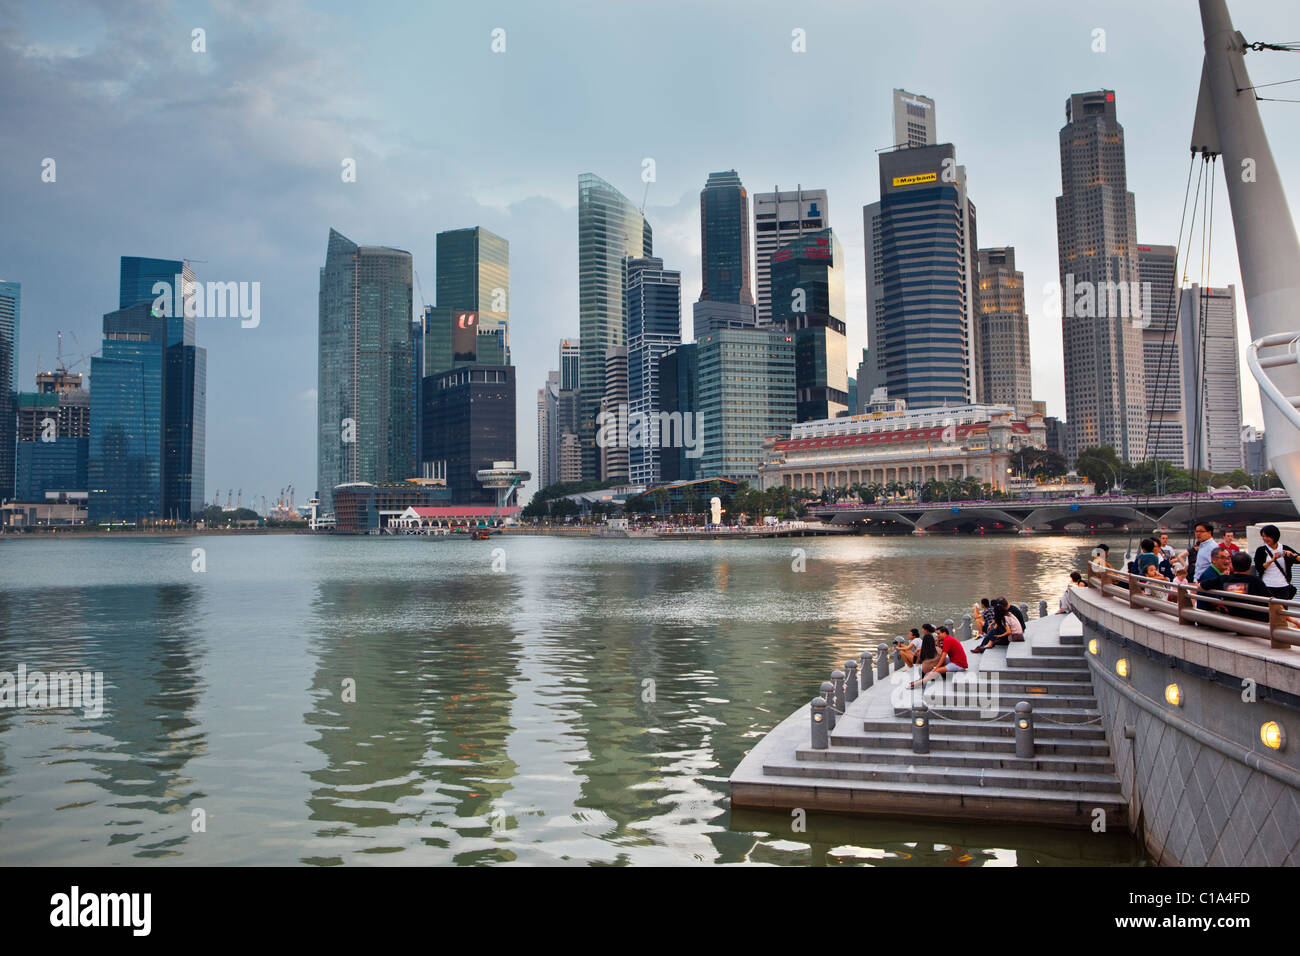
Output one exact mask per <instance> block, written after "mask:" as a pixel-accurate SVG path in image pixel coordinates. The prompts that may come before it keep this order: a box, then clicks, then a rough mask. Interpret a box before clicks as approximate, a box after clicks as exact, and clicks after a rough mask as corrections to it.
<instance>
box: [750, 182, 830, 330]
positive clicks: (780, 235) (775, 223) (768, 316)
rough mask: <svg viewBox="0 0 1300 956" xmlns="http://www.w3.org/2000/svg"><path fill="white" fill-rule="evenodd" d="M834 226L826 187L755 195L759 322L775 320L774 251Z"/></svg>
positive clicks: (755, 249) (800, 187)
mask: <svg viewBox="0 0 1300 956" xmlns="http://www.w3.org/2000/svg"><path fill="white" fill-rule="evenodd" d="M829 225H830V218H829V213H828V212H827V206H826V190H824V189H804V188H803V186H799V187H798V188H796V189H794V190H786V191H785V192H782V191H781V188H780V187H779V186H778V187H776V189H775V191H773V192H770V193H755V194H754V254H755V262H756V270H755V275H756V277H757V281H758V294H757V299H756V305H757V309H758V324H759V325H767V324H768V323H770V322H771V321H772V282H771V275H772V253H774V252H776V250H777V249H778V248H780V247H781V246H783V245H785V244H786V243H788V242H790V241H791V240H794V239H798V238H799V237H800V236H803V235H806V234H807V233H810V232H820V231H821V230H823V229H826V228H827V227H828V226H829Z"/></svg>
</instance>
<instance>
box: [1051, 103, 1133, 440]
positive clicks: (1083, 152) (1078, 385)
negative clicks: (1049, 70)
mask: <svg viewBox="0 0 1300 956" xmlns="http://www.w3.org/2000/svg"><path fill="white" fill-rule="evenodd" d="M1060 143H1061V195H1060V196H1058V197H1057V198H1056V236H1057V255H1058V259H1059V266H1060V276H1061V305H1062V309H1061V337H1062V346H1063V348H1064V352H1065V408H1066V423H1067V436H1066V441H1067V446H1068V451H1067V457H1069V458H1071V459H1073V458H1074V457H1075V456H1076V455H1077V454H1078V453H1079V452H1080V451H1082V450H1083V449H1085V448H1089V447H1094V446H1100V445H1109V446H1111V447H1113V448H1114V449H1115V451H1116V452H1117V453H1118V454H1119V456H1120V458H1121V459H1123V460H1125V461H1130V462H1133V461H1142V460H1143V459H1144V458H1145V457H1146V425H1147V416H1146V376H1145V374H1144V370H1143V349H1142V329H1141V324H1142V319H1141V316H1140V314H1139V311H1140V310H1139V308H1135V307H1134V302H1133V299H1134V298H1135V296H1134V295H1133V293H1134V292H1135V291H1136V290H1139V289H1140V288H1141V287H1140V286H1139V285H1138V258H1137V249H1136V246H1137V226H1136V213H1135V207H1134V201H1133V194H1132V193H1131V192H1129V191H1128V176H1127V173H1126V171H1125V165H1124V128H1123V127H1122V126H1120V124H1119V121H1118V119H1117V118H1116V113H1115V94H1114V92H1112V91H1111V90H1097V91H1095V92H1091V93H1075V94H1074V95H1072V96H1071V97H1070V99H1069V100H1068V101H1067V102H1066V104H1065V125H1064V126H1063V127H1061V133H1060Z"/></svg>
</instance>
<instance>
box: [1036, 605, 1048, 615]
mask: <svg viewBox="0 0 1300 956" xmlns="http://www.w3.org/2000/svg"><path fill="white" fill-rule="evenodd" d="M1038 616H1039V617H1047V602H1046V601H1039V602H1038Z"/></svg>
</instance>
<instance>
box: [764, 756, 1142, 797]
mask: <svg viewBox="0 0 1300 956" xmlns="http://www.w3.org/2000/svg"><path fill="white" fill-rule="evenodd" d="M763 770H764V772H765V773H778V774H780V775H781V776H784V777H825V778H830V779H835V780H870V781H874V782H876V783H923V784H936V785H940V786H945V785H949V786H950V785H953V784H960V785H964V786H968V787H998V788H1000V789H1011V790H1017V789H1018V790H1028V789H1033V790H1037V791H1040V792H1045V791H1057V790H1061V791H1074V790H1085V791H1087V792H1089V793H1097V794H1101V793H1109V794H1113V795H1114V796H1116V797H1118V796H1119V780H1118V778H1116V776H1115V775H1114V774H1113V773H1064V772H1057V771H1047V770H1043V771H1024V770H1002V769H998V768H993V767H941V766H934V765H927V764H922V763H920V762H919V761H918V762H915V763H908V764H901V763H900V764H889V763H865V762H852V761H840V760H834V761H832V760H828V761H819V762H812V761H802V760H798V759H795V760H794V761H782V762H781V763H770V764H764V765H763Z"/></svg>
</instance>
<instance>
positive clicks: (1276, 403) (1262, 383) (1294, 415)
mask: <svg viewBox="0 0 1300 956" xmlns="http://www.w3.org/2000/svg"><path fill="white" fill-rule="evenodd" d="M1266 350H1267V351H1268V354H1267V355H1261V354H1260V353H1261V352H1264V351H1266ZM1297 364H1300V332H1276V333H1274V334H1273V335H1265V336H1263V337H1262V338H1258V339H1256V340H1255V341H1253V342H1251V343H1250V345H1248V346H1247V347H1246V365H1247V366H1249V368H1250V374H1252V375H1254V376H1255V382H1256V383H1257V384H1258V385H1259V394H1260V395H1261V396H1262V397H1263V398H1265V399H1266V400H1267V401H1268V402H1270V403H1271V404H1272V405H1273V407H1274V408H1276V409H1277V410H1278V411H1279V412H1281V413H1282V415H1283V416H1285V418H1286V420H1287V421H1288V422H1290V423H1291V427H1293V428H1300V410H1298V408H1297V406H1300V395H1287V394H1286V393H1285V392H1283V391H1282V389H1280V388H1279V387H1278V386H1277V383H1275V382H1274V381H1273V379H1272V377H1271V376H1270V375H1269V374H1268V371H1267V370H1268V369H1271V368H1288V367H1290V368H1295V366H1296V365H1297Z"/></svg>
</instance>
